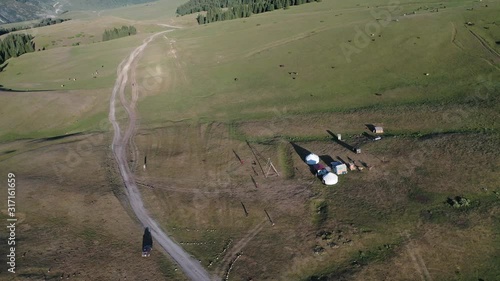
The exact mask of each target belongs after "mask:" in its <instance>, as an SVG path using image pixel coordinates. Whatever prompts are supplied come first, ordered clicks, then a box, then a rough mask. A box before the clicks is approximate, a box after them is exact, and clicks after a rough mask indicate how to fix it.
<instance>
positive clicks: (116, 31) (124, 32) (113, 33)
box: [102, 26, 137, 41]
mask: <svg viewBox="0 0 500 281" xmlns="http://www.w3.org/2000/svg"><path fill="white" fill-rule="evenodd" d="M134 34H137V30H136V29H135V27H133V26H122V27H121V28H116V27H115V28H113V29H106V30H105V31H104V34H103V35H102V41H108V40H113V39H117V38H121V37H126V36H130V35H134Z"/></svg>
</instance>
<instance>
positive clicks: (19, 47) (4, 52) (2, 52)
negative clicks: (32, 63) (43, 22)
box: [0, 34, 35, 65]
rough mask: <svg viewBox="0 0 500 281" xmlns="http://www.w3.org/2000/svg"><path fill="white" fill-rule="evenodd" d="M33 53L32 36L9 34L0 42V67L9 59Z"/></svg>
mask: <svg viewBox="0 0 500 281" xmlns="http://www.w3.org/2000/svg"><path fill="white" fill-rule="evenodd" d="M34 51H35V43H34V42H33V36H31V35H29V34H9V35H7V37H5V39H3V40H2V41H0V65H1V64H3V63H4V62H5V61H6V60H8V59H10V58H13V57H18V56H20V55H22V54H25V53H30V52H34Z"/></svg>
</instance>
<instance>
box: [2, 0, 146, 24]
mask: <svg viewBox="0 0 500 281" xmlns="http://www.w3.org/2000/svg"><path fill="white" fill-rule="evenodd" d="M154 1H155V0H102V1H101V0H60V1H57V0H2V4H1V5H0V24H6V23H15V22H21V21H28V20H36V19H41V18H47V17H55V16H57V15H60V14H62V13H64V12H65V11H72V10H90V11H95V10H102V9H110V8H118V7H123V6H127V5H134V4H142V3H148V2H154Z"/></svg>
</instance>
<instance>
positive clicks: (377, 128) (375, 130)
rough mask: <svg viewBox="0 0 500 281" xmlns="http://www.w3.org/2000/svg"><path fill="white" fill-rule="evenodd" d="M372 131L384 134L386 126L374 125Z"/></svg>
mask: <svg viewBox="0 0 500 281" xmlns="http://www.w3.org/2000/svg"><path fill="white" fill-rule="evenodd" d="M372 132H373V133H375V134H383V133H384V128H382V127H374V128H373V131H372Z"/></svg>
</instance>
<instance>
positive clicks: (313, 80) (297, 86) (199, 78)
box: [139, 1, 500, 125]
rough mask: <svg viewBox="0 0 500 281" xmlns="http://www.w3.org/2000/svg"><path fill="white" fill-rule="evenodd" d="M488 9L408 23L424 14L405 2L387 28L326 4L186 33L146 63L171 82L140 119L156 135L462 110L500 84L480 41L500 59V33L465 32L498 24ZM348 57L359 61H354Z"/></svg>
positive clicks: (458, 5) (363, 13) (452, 8)
mask: <svg viewBox="0 0 500 281" xmlns="http://www.w3.org/2000/svg"><path fill="white" fill-rule="evenodd" d="M424 3H425V2H424ZM374 4H376V3H374ZM478 5H479V4H475V3H473V2H453V3H450V4H447V7H446V8H444V9H443V8H442V9H439V12H430V10H422V11H421V10H419V11H418V12H417V14H416V15H411V16H403V13H404V12H410V11H413V10H417V9H418V8H419V7H420V6H424V4H404V2H403V5H401V6H399V7H395V9H396V8H397V11H398V12H395V13H393V14H392V15H391V17H390V19H389V21H385V22H384V21H377V20H376V18H375V17H374V16H373V15H372V14H371V13H373V12H371V11H372V9H369V8H367V7H360V6H357V5H356V4H348V3H346V2H343V1H340V2H339V1H337V2H328V1H324V2H322V3H312V4H309V5H305V6H299V7H293V8H292V9H290V10H286V11H283V10H282V11H275V12H273V13H272V14H262V15H255V16H252V17H251V18H247V19H239V20H233V21H231V23H214V24H209V25H207V26H202V27H198V28H189V29H184V30H178V31H175V32H173V33H170V34H169V35H168V37H169V39H165V40H163V39H161V40H157V42H156V46H154V47H152V48H157V49H164V50H165V51H166V52H167V55H166V56H165V55H161V56H159V55H157V54H158V52H150V55H148V56H146V57H145V61H149V62H150V63H149V64H148V65H147V66H145V68H147V67H149V68H155V67H161V68H165V69H168V70H169V71H171V73H169V77H167V78H166V79H165V81H166V83H165V84H164V85H163V87H162V89H164V90H163V91H160V92H158V93H157V95H155V96H150V97H148V98H146V99H145V100H144V101H143V102H142V103H141V104H140V106H139V109H140V110H141V114H142V116H143V118H146V119H145V123H146V122H147V123H151V124H152V125H153V124H161V123H162V122H163V121H164V120H179V119H186V118H190V119H200V120H213V119H215V120H225V121H228V120H234V119H246V118H261V117H266V116H267V117H269V116H272V115H273V112H274V109H275V108H278V109H280V110H281V109H285V108H286V110H287V111H288V112H289V113H314V112H330V111H342V110H348V109H352V108H359V107H380V106H389V105H397V104H415V103H423V102H436V101H439V102H454V101H459V100H461V99H464V98H466V97H467V96H468V95H469V94H470V93H471V91H473V90H474V89H475V87H477V85H476V84H477V79H479V77H483V76H484V77H489V75H492V80H493V81H496V80H497V78H498V75H499V72H498V61H499V60H500V59H499V58H498V56H496V55H493V54H492V53H490V52H489V51H488V50H487V49H486V48H485V47H483V46H482V44H481V42H480V41H479V40H478V39H477V38H476V37H474V36H473V35H472V34H471V32H470V31H474V32H479V33H480V34H481V36H484V37H485V38H486V39H485V40H488V42H490V44H489V46H491V48H494V49H495V50H496V51H497V52H498V50H500V46H498V45H496V44H491V42H492V41H495V40H497V39H496V38H499V37H498V36H500V33H498V30H495V29H494V28H490V29H489V30H487V32H484V31H483V28H482V27H481V26H478V25H475V26H472V27H466V26H464V22H467V21H474V22H476V21H479V19H481V21H483V22H493V21H495V17H496V14H495V13H496V12H497V11H498V8H499V6H498V3H489V7H488V8H485V7H480V6H478ZM481 5H483V4H481ZM427 6H429V7H431V9H437V8H438V7H439V5H438V4H428V5H427ZM476 6H477V7H476ZM470 7H476V9H475V10H474V11H468V10H467V9H468V8H470ZM386 9H388V8H386V7H379V8H376V9H375V10H373V11H374V12H375V13H382V12H384V11H385V10H386ZM395 20H398V21H395ZM377 23H378V25H377ZM382 24H383V26H382ZM371 25H374V26H376V27H375V28H372V29H373V30H374V31H369V32H368V33H367V34H366V35H364V36H366V38H367V40H368V43H367V44H366V46H364V45H363V44H361V43H360V44H358V45H359V46H356V42H357V41H356V40H357V39H356V38H357V36H358V35H357V34H359V33H358V32H357V30H364V29H365V28H366V27H370V26H371ZM360 32H361V31H360ZM363 32H364V31H363ZM371 33H373V37H372V36H370V34H371ZM165 41H167V42H171V43H170V45H168V44H167V46H165V44H166V42H165ZM349 41H350V42H349ZM346 48H347V50H355V51H352V52H353V53H352V54H348V52H346V51H345V50H344V49H346ZM349 48H350V49H349ZM354 48H355V49H354ZM174 53H175V56H174V55H173V54H174ZM280 65H283V66H284V67H280ZM450 69H453V71H450ZM290 72H293V73H295V72H296V73H297V75H295V74H289V73H290ZM425 73H428V74H429V75H425ZM179 76H181V77H179ZM167 80H168V82H167ZM167 92H168V94H166V93H167ZM375 94H378V95H375ZM146 120H147V121H146Z"/></svg>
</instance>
